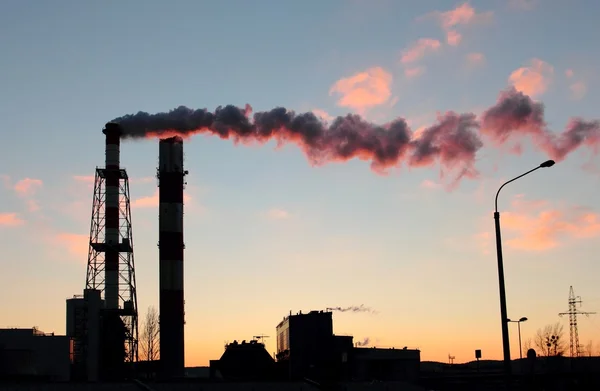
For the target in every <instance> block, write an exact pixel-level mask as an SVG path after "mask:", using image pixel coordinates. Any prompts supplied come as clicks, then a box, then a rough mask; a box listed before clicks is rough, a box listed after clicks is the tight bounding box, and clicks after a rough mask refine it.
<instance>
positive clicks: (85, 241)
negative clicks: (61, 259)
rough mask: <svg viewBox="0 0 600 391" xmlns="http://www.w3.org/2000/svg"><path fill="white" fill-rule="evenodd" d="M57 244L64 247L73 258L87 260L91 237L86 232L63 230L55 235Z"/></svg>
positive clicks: (83, 261)
mask: <svg viewBox="0 0 600 391" xmlns="http://www.w3.org/2000/svg"><path fill="white" fill-rule="evenodd" d="M55 239H56V241H55V243H56V245H57V246H59V247H62V248H64V249H65V250H66V251H67V252H68V253H69V254H70V255H71V256H72V257H73V258H75V259H78V260H80V261H81V262H82V263H85V262H87V257H88V251H89V242H90V237H89V236H88V235H84V234H74V233H68V232H61V233H58V234H56V235H55Z"/></svg>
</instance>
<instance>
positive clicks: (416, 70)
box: [404, 66, 425, 79]
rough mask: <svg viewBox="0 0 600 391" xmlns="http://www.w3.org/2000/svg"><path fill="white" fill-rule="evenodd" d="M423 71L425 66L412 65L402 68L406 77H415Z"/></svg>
mask: <svg viewBox="0 0 600 391" xmlns="http://www.w3.org/2000/svg"><path fill="white" fill-rule="evenodd" d="M423 73H425V67H422V66H420V67H412V68H406V69H405V70H404V76H406V77H407V78H408V79H415V78H417V77H419V76H421V75H422V74H423Z"/></svg>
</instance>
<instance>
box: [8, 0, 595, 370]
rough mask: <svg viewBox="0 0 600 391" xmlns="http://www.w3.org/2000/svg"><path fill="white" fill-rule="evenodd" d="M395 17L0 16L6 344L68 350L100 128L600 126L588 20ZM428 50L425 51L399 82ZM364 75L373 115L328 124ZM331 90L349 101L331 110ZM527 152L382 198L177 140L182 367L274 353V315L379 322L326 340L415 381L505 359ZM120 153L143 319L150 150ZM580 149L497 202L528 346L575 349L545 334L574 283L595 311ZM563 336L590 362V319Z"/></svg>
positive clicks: (356, 184) (213, 10)
mask: <svg viewBox="0 0 600 391" xmlns="http://www.w3.org/2000/svg"><path fill="white" fill-rule="evenodd" d="M411 3H414V4H410V5H409V4H408V2H395V1H392V0H382V1H374V0H371V1H364V0H352V1H334V0H332V1H328V2H318V1H305V2H286V3H285V4H282V3H281V2H276V1H275V0H271V1H266V0H264V1H260V0H259V1H255V2H251V3H250V2H241V1H219V2H216V1H213V2H208V1H204V2H196V1H183V0H180V1H174V2H159V1H144V2H142V1H133V0H132V1H128V2H118V1H108V0H107V1H104V2H95V3H92V2H78V1H63V0H60V1H58V0H57V1H54V2H42V1H13V0H10V1H4V2H3V3H2V5H1V6H0V7H1V8H0V9H1V12H0V52H1V53H2V55H1V56H0V69H1V70H2V72H0V86H1V90H0V91H2V93H1V94H0V129H1V132H2V134H3V142H2V143H0V153H1V154H2V156H3V167H2V168H0V174H1V175H2V185H3V187H2V189H1V191H0V205H1V206H0V208H1V209H0V216H4V217H3V219H2V220H0V221H4V224H2V225H0V248H2V252H3V257H2V260H0V262H1V263H2V270H3V273H2V274H1V275H0V295H1V296H2V297H5V298H6V299H5V300H3V301H2V302H0V313H2V314H4V316H3V317H2V321H1V323H2V324H0V326H19V327H31V326H33V325H37V326H39V327H40V328H41V329H43V330H48V331H52V330H54V331H57V332H62V331H63V330H64V320H65V314H64V309H65V302H64V300H65V299H66V298H67V297H70V296H71V295H73V294H79V293H80V292H81V290H82V289H83V287H84V283H85V262H86V253H87V250H86V239H85V237H86V236H87V235H88V234H89V219H90V212H91V202H92V189H91V187H90V183H89V182H88V181H86V178H85V177H89V176H91V175H93V173H94V168H95V167H96V166H101V165H103V161H104V151H103V141H104V140H103V134H102V133H101V129H102V127H103V125H104V124H105V123H106V122H107V121H110V120H111V119H113V118H115V117H119V116H121V115H124V114H128V113H135V112H137V111H139V110H142V111H147V112H150V113H153V112H159V111H168V110H170V109H172V108H175V107H177V106H179V105H186V106H189V107H192V108H202V107H206V108H208V109H209V110H213V109H214V108H215V107H217V106H219V105H226V104H235V105H240V106H243V105H244V104H246V103H249V104H251V105H252V107H253V109H254V111H261V110H269V109H271V108H274V107H276V106H284V107H287V108H289V109H293V110H295V111H297V112H303V111H310V110H316V111H317V113H321V114H320V115H323V116H327V115H331V116H337V115H344V114H346V113H348V112H357V113H360V114H361V115H363V116H364V117H365V118H366V119H367V120H369V121H373V122H377V123H386V122H388V121H390V120H392V119H394V118H396V117H404V118H406V119H407V120H408V122H409V124H410V125H411V127H412V128H413V129H414V130H416V129H418V128H421V127H424V126H429V125H431V124H432V123H433V122H434V121H435V119H436V112H445V111H447V110H454V111H457V112H473V113H475V114H481V113H482V112H483V111H484V110H485V109H486V108H488V107H490V106H492V105H494V104H495V102H496V100H497V98H498V94H499V92H500V91H502V90H504V89H506V88H507V87H509V86H510V85H511V84H514V85H515V86H516V87H517V88H520V89H521V90H523V91H524V92H526V93H529V94H530V95H531V96H532V98H533V99H535V100H536V101H543V102H544V104H545V108H546V113H545V114H546V115H545V119H546V122H547V123H548V126H549V127H550V128H551V129H552V130H554V131H556V132H560V131H562V129H564V127H565V126H566V124H567V122H568V120H569V118H570V117H572V116H580V117H583V118H585V119H588V120H592V119H597V116H598V113H597V107H598V103H597V102H598V100H599V98H600V94H599V92H598V91H599V89H598V87H599V85H600V80H599V78H598V76H599V75H598V73H597V69H598V68H599V65H600V54H599V53H598V51H596V50H592V49H590V47H591V46H590V43H591V42H592V41H593V40H594V37H598V36H600V30H599V27H598V25H597V23H596V17H595V15H597V14H598V12H599V11H600V5H599V4H597V2H593V1H575V2H558V1H542V0H539V1H535V0H533V1H528V2H525V1H523V0H521V1H519V2H516V1H470V2H468V3H466V4H467V5H466V6H464V5H463V3H461V2H452V1H422V2H411ZM417 3H418V4H417ZM461 6H462V7H463V8H461ZM452 10H462V11H463V13H462V15H463V16H462V18H463V19H460V18H459V19H456V20H459V21H460V22H457V23H455V24H452V23H450V22H448V23H446V24H444V20H446V21H448V20H450V19H448V17H450V16H451V15H459V13H458V11H457V13H454V14H441V13H442V12H447V11H452ZM469 10H471V11H472V13H470V14H469V12H471V11H469ZM467 11H468V12H467ZM436 12H437V13H436ZM443 15H446V19H444V16H443ZM465 15H466V16H465ZM469 15H470V16H469ZM424 16H425V17H424ZM565 26H568V27H565ZM457 34H460V39H458V38H457ZM422 39H428V40H430V41H427V42H429V43H430V46H429V49H427V48H425V49H423V50H424V51H423V53H424V55H423V56H421V57H419V58H418V59H416V60H414V61H411V62H404V63H403V62H402V61H401V60H402V57H403V54H406V53H408V51H409V50H410V49H411V48H414V47H415V46H414V45H416V44H417V43H418V42H419V40H422ZM433 40H437V41H438V44H431V42H433ZM421 42H425V41H421ZM520 68H525V69H523V70H522V71H521V72H517V71H518V69H520ZM515 72H516V73H515ZM361 74H362V75H363V77H364V78H366V80H367V87H365V88H366V89H367V90H369V89H370V90H369V91H370V92H369V94H368V95H367V96H368V97H370V98H371V101H370V103H369V102H367V101H366V100H364V99H363V100H362V101H360V102H359V103H361V102H362V103H361V104H358V103H356V101H355V104H354V105H352V106H340V102H341V101H342V100H343V98H344V96H347V97H349V98H348V99H350V98H351V97H352V96H353V95H352V93H356V88H357V85H354V84H352V83H351V81H352V80H356V79H353V77H355V76H356V75H361ZM511 75H513V78H512V80H511V78H510V77H511ZM342 79H346V84H345V85H346V87H347V88H346V89H343V91H345V92H343V91H342V92H340V91H341V89H340V88H337V89H335V88H333V87H334V86H335V85H336V83H337V82H338V81H339V80H342ZM337 86H338V87H339V86H340V84H339V83H338V84H337ZM363 97H364V95H363ZM373 102H375V103H373ZM323 112H324V113H327V115H325V114H322V113H323ZM524 140H525V142H524V145H523V151H522V153H521V154H520V155H515V154H513V153H510V151H509V150H507V149H506V148H496V147H494V145H493V144H492V143H491V142H489V140H486V139H484V142H485V147H484V148H483V149H482V150H480V151H479V152H478V155H477V168H478V169H479V171H480V177H479V178H478V179H476V180H470V179H465V180H463V181H462V182H461V183H460V185H459V186H458V187H457V188H455V189H453V190H452V191H449V190H447V189H446V188H445V187H444V185H443V183H442V180H441V179H440V177H439V170H440V167H439V165H438V164H434V165H433V166H431V167H421V168H410V169H409V168H407V167H403V168H401V169H398V170H392V171H391V172H390V174H389V175H387V176H380V175H377V174H375V173H373V172H372V171H371V170H370V168H369V162H366V161H361V160H357V159H355V160H352V161H349V162H347V163H332V164H328V165H325V166H323V167H311V165H310V164H309V162H308V161H307V160H306V158H305V157H304V155H303V153H302V151H301V150H300V149H299V148H297V147H296V146H295V145H286V146H284V147H283V148H280V149H276V148H275V144H274V143H269V144H267V145H264V146H262V147H259V146H254V147H245V146H236V145H234V144H233V143H232V142H230V141H227V140H221V139H218V138H211V137H208V136H203V135H198V136H195V137H193V138H192V139H191V140H190V141H189V142H187V143H186V144H185V152H186V163H185V164H186V167H187V169H188V170H189V171H190V176H189V178H188V183H189V186H188V188H187V190H186V191H187V194H188V196H189V201H188V203H187V204H186V222H185V229H186V233H185V237H186V259H185V267H186V281H185V283H186V320H187V324H186V342H187V344H186V363H187V365H203V364H206V363H207V362H208V360H209V359H212V358H218V357H219V356H220V354H221V352H222V346H223V342H224V341H225V340H233V339H249V338H250V337H252V336H253V335H258V334H261V333H265V334H267V335H272V336H273V337H274V331H275V330H274V329H275V326H276V324H277V323H278V322H279V320H280V319H281V317H283V316H284V315H285V314H287V313H288V312H289V310H290V309H292V310H294V311H297V310H310V309H323V308H325V307H331V306H338V305H340V306H346V305H359V304H365V305H368V306H371V307H373V308H375V309H376V310H377V311H378V312H379V313H378V314H377V315H372V314H346V313H343V314H335V316H334V323H335V325H334V328H335V330H336V332H338V333H344V334H353V335H355V337H356V339H362V338H365V337H370V338H371V340H372V341H376V342H374V343H376V344H377V345H379V346H406V345H408V346H411V347H419V348H421V349H422V357H423V358H424V359H437V360H442V361H443V360H445V359H446V358H447V355H448V353H452V354H453V355H455V356H456V359H457V360H458V361H467V360H471V359H472V358H473V350H474V349H478V348H481V349H483V354H484V356H485V357H489V358H499V357H500V355H501V354H500V353H501V342H500V341H501V339H500V327H499V324H498V323H499V322H498V318H499V313H498V312H499V311H498V293H497V290H498V289H497V274H496V266H495V265H496V259H495V255H494V243H493V241H492V240H491V238H492V237H491V236H490V233H491V232H492V230H493V219H492V214H491V213H492V208H493V196H494V193H495V191H496V189H497V188H498V186H499V185H500V184H501V183H502V182H503V181H504V180H507V179H510V178H511V177H512V176H516V175H518V174H520V173H522V172H524V171H527V170H528V169H530V168H532V167H534V166H536V165H537V164H539V163H540V162H542V161H544V160H546V159H547V158H548V156H547V155H546V154H545V153H544V152H543V151H541V150H537V149H536V147H535V144H533V143H531V142H530V141H528V139H527V138H525V139H524ZM121 151H122V155H121V161H122V165H123V166H124V167H126V168H127V169H128V172H129V174H130V176H131V177H132V178H133V179H132V181H131V196H132V199H133V200H134V207H133V224H134V238H135V244H136V249H135V251H136V271H137V285H138V295H139V307H140V309H141V310H142V312H143V311H144V310H145V309H146V308H147V307H148V306H149V305H157V303H158V283H157V282H158V276H157V273H158V251H157V248H156V243H157V240H158V219H157V214H158V213H157V208H156V207H155V206H154V204H152V202H144V199H146V201H148V199H149V198H151V197H152V196H153V195H154V194H155V191H156V181H155V180H153V179H152V177H153V175H154V174H155V169H156V165H157V161H158V143H157V142H156V140H144V141H138V142H124V143H123V145H122V148H121ZM591 151H592V149H590V148H586V147H581V148H579V149H578V150H575V151H574V152H572V153H571V154H569V155H568V157H567V158H566V159H565V160H563V161H561V162H560V163H559V164H557V165H556V166H555V167H553V168H551V169H549V170H541V171H539V172H536V173H535V174H534V175H532V176H530V177H527V178H526V179H522V180H520V181H519V182H516V183H514V184H511V185H510V187H507V188H506V189H505V190H503V193H502V196H501V201H500V205H501V210H502V211H503V216H504V213H505V212H506V217H505V219H506V221H507V224H506V227H505V239H506V242H505V252H506V254H505V256H506V278H507V294H508V307H509V316H511V317H515V318H518V317H521V316H527V317H528V318H529V319H530V321H529V322H528V324H526V325H524V326H523V335H524V337H529V336H532V335H533V333H534V332H535V330H536V329H538V328H540V327H543V326H545V325H546V324H549V323H554V322H556V321H562V322H563V324H564V325H565V332H568V323H567V322H566V320H564V319H562V320H561V319H560V318H558V317H557V313H558V312H561V311H564V310H566V309H567V296H568V289H569V286H570V285H573V286H574V288H575V291H576V293H577V294H579V295H581V296H582V297H583V300H584V307H583V309H586V310H589V311H594V310H600V308H599V307H600V292H598V289H597V284H596V283H595V278H594V276H596V275H597V274H598V271H599V270H598V266H597V265H596V264H595V262H594V261H595V259H596V255H595V254H597V252H598V250H599V248H598V241H597V236H598V235H600V216H599V215H598V213H600V211H599V210H598V206H597V197H596V196H595V195H594V194H595V191H596V190H597V188H598V182H599V178H600V176H599V174H598V173H599V172H600V169H599V168H598V167H600V166H598V163H599V162H598V160H597V159H594V156H593V154H592V153H591ZM590 162H592V163H590ZM584 166H585V167H587V168H584ZM590 167H591V168H590ZM26 179H28V180H26ZM23 180H26V181H24V182H23ZM140 200H141V201H140ZM503 221H504V220H503ZM535 243H537V245H536V246H534V245H533V244H535ZM531 247H534V249H531ZM599 312H600V311H599ZM580 329H581V331H580V333H581V336H580V339H581V340H582V341H587V340H589V339H596V340H597V338H595V337H596V336H597V334H598V331H599V329H600V321H599V320H596V319H595V318H594V317H592V318H590V319H583V320H582V322H581V328H580ZM565 336H566V335H565ZM511 338H512V340H513V341H514V342H515V343H516V340H517V339H516V330H512V334H511ZM271 340H272V341H270V340H267V341H268V346H267V347H268V348H269V349H270V351H274V350H275V344H274V338H271ZM598 342H600V341H598ZM517 353H518V348H517V345H513V356H515V357H516V355H517Z"/></svg>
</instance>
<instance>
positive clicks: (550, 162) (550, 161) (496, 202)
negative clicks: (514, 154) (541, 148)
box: [494, 160, 555, 213]
mask: <svg viewBox="0 0 600 391" xmlns="http://www.w3.org/2000/svg"><path fill="white" fill-rule="evenodd" d="M554 163H555V162H554V160H547V161H545V162H544V163H542V164H540V165H539V166H537V167H536V168H534V169H532V170H529V171H527V172H526V173H524V174H521V175H519V176H518V177H514V178H513V179H511V180H510V181H507V182H504V184H503V185H502V186H500V188H499V189H498V191H497V192H496V199H495V200H494V212H496V213H497V212H498V195H499V194H500V190H502V188H503V187H504V186H506V185H508V184H509V183H511V182H514V181H516V180H517V179H519V178H522V177H524V176H525V175H527V174H531V173H532V172H534V171H535V170H538V169H540V168H547V167H552V166H553V165H554Z"/></svg>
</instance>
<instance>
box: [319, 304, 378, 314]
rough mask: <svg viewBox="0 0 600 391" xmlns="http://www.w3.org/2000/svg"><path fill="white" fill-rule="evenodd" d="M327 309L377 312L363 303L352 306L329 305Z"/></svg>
mask: <svg viewBox="0 0 600 391" xmlns="http://www.w3.org/2000/svg"><path fill="white" fill-rule="evenodd" d="M327 311H339V312H370V313H373V314H375V313H377V312H376V311H374V310H373V309H372V308H371V307H365V306H364V304H361V305H359V306H356V305H353V306H350V307H329V308H327Z"/></svg>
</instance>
